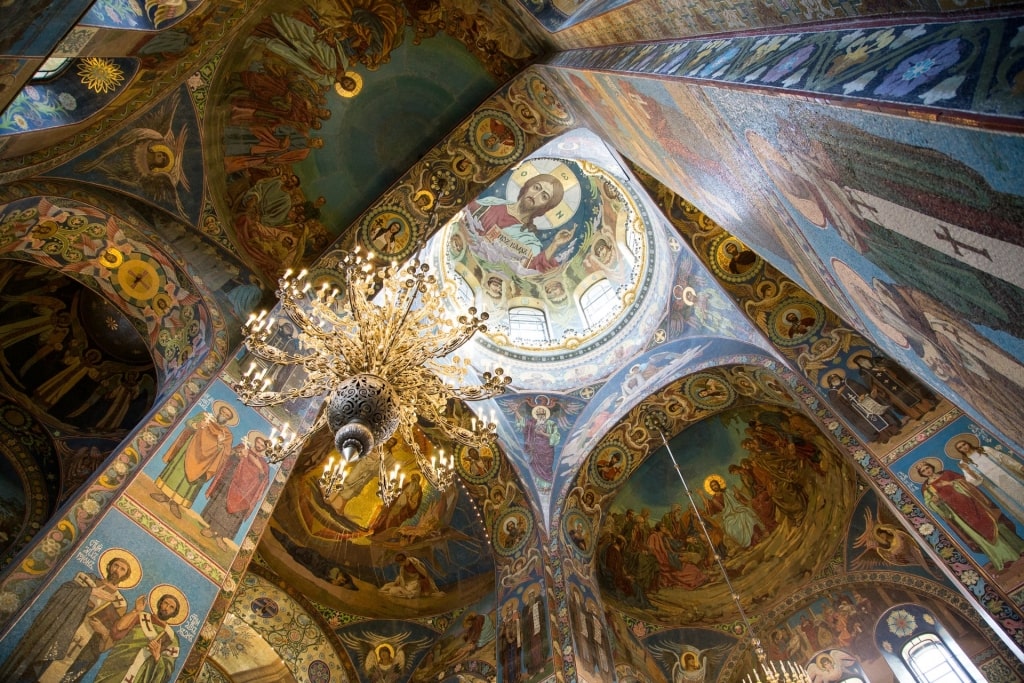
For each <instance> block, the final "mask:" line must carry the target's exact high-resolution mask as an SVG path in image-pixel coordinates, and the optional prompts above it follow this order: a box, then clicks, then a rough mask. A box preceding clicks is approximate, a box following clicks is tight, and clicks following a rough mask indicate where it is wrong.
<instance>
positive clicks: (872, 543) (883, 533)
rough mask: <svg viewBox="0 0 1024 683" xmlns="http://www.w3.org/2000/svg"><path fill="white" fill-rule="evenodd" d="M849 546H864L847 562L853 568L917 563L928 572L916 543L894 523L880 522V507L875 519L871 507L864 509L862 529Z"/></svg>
mask: <svg viewBox="0 0 1024 683" xmlns="http://www.w3.org/2000/svg"><path fill="white" fill-rule="evenodd" d="M853 547H854V548H863V549H864V551H863V552H861V554H860V555H858V556H857V557H855V558H854V559H853V561H852V562H851V563H850V566H851V567H852V568H853V569H856V570H866V569H874V568H875V567H881V566H893V565H896V566H908V565H919V566H921V567H923V568H924V569H925V570H926V571H928V573H930V574H931V573H932V570H931V567H930V566H929V564H928V560H927V558H926V557H925V556H924V553H923V552H922V551H921V548H920V546H918V545H917V543H916V542H915V541H914V539H913V538H911V536H910V534H908V533H907V532H906V531H904V530H903V529H901V528H899V527H898V526H896V525H895V524H889V523H887V522H883V521H882V511H881V510H880V509H879V510H878V511H877V519H876V518H875V515H872V514H871V510H865V511H864V531H863V533H861V534H860V535H859V536H858V537H857V539H856V540H855V541H854V543H853Z"/></svg>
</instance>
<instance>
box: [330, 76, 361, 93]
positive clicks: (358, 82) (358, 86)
mask: <svg viewBox="0 0 1024 683" xmlns="http://www.w3.org/2000/svg"><path fill="white" fill-rule="evenodd" d="M345 76H348V77H349V78H351V79H352V80H353V81H355V83H356V87H355V88H353V89H352V90H348V89H346V88H343V87H341V82H340V81H335V82H334V92H336V93H338V94H339V95H341V96H342V97H355V96H356V95H358V94H359V93H360V91H361V90H362V89H363V77H362V76H360V75H359V74H358V73H356V72H355V71H346V72H345Z"/></svg>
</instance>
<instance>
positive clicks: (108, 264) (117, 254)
mask: <svg viewBox="0 0 1024 683" xmlns="http://www.w3.org/2000/svg"><path fill="white" fill-rule="evenodd" d="M99 262H100V265H101V266H103V267H104V268H111V269H113V268H117V267H118V266H119V265H121V264H122V263H124V254H122V253H121V250H120V249H115V248H114V247H107V248H106V249H104V250H103V253H102V254H100V258H99Z"/></svg>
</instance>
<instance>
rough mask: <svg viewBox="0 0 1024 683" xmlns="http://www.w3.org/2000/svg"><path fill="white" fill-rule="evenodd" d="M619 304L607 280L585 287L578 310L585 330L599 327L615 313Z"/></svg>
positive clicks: (613, 289)
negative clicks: (585, 326)
mask: <svg viewBox="0 0 1024 683" xmlns="http://www.w3.org/2000/svg"><path fill="white" fill-rule="evenodd" d="M619 304H620V302H619V298H618V297H617V296H616V295H615V288H614V287H612V284H611V283H610V282H608V279H607V278H605V279H602V280H598V281H597V282H595V283H594V284H592V285H590V286H589V287H587V289H586V291H585V292H583V296H581V297H580V309H582V311H583V320H584V322H585V323H586V324H587V328H591V327H596V326H597V325H600V324H601V323H602V322H604V321H605V320H606V319H607V318H608V317H609V316H611V315H612V314H614V313H615V311H616V310H617V309H618V307H619Z"/></svg>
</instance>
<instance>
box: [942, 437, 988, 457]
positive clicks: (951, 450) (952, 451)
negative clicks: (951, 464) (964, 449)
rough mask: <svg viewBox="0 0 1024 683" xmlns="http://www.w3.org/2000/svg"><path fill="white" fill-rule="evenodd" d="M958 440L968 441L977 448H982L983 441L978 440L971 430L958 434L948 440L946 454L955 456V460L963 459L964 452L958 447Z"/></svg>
mask: <svg viewBox="0 0 1024 683" xmlns="http://www.w3.org/2000/svg"><path fill="white" fill-rule="evenodd" d="M957 441H966V442H967V443H969V444H971V445H972V446H974V447H975V448H981V441H979V440H978V437H976V436H975V435H974V434H971V433H970V432H964V433H963V434H957V435H956V436H954V437H953V438H952V439H950V440H949V441H947V442H946V455H948V456H949V457H951V458H953V460H962V459H963V457H964V456H963V454H962V453H961V452H960V451H958V450H957V449H956V442H957Z"/></svg>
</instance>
